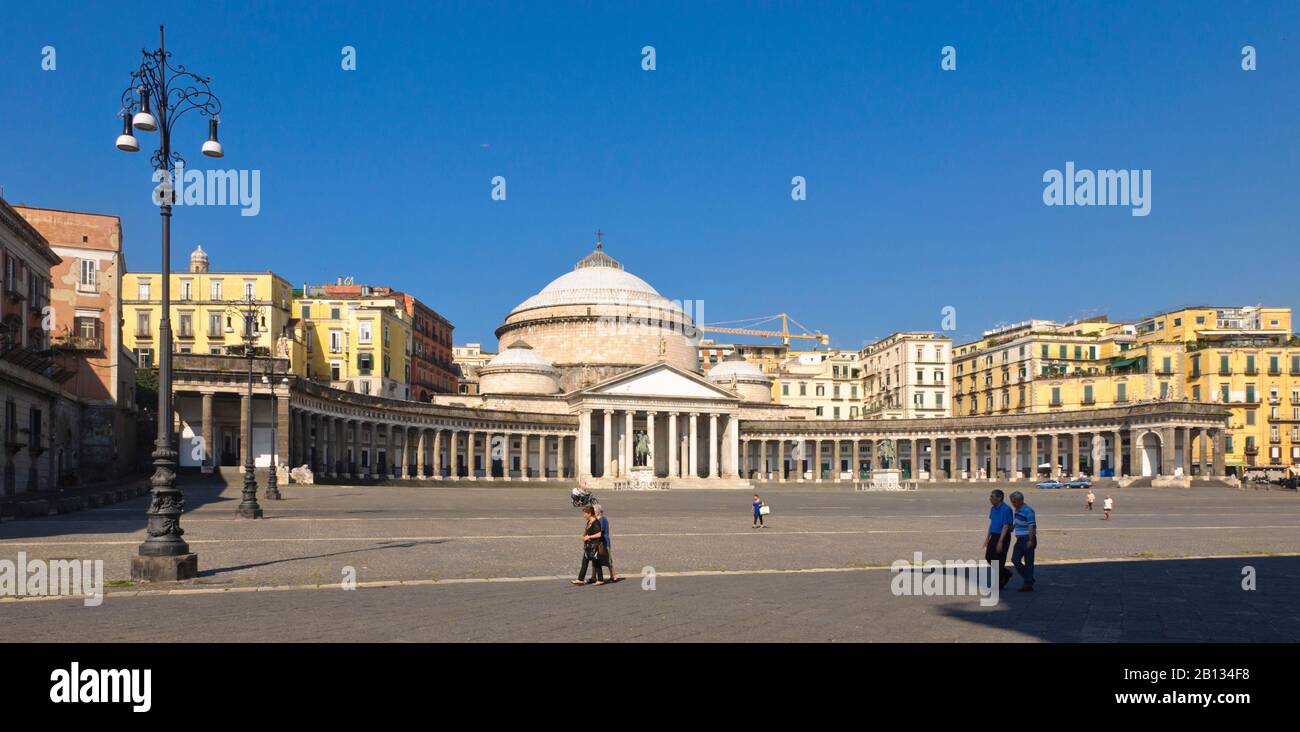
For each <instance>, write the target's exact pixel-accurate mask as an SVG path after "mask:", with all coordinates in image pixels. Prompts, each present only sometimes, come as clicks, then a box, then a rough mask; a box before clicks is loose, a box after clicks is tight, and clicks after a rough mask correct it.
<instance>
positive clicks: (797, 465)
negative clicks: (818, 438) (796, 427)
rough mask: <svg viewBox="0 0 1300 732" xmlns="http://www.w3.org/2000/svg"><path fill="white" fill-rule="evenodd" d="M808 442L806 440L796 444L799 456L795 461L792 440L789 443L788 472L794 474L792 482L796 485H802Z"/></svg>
mask: <svg viewBox="0 0 1300 732" xmlns="http://www.w3.org/2000/svg"><path fill="white" fill-rule="evenodd" d="M808 442H809V441H808V440H807V439H803V440H801V441H800V442H799V443H798V444H799V446H800V450H799V452H800V455H799V459H798V460H796V459H795V455H794V440H791V441H790V443H791V444H790V472H791V473H794V481H795V482H796V483H802V482H803V480H804V478H803V473H804V462H805V461H806V460H807V459H808Z"/></svg>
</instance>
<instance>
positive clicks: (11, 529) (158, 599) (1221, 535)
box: [0, 483, 1300, 642]
mask: <svg viewBox="0 0 1300 732" xmlns="http://www.w3.org/2000/svg"><path fill="white" fill-rule="evenodd" d="M1004 487H1005V486H1004ZM988 489H989V486H988V485H978V486H971V487H969V488H960V489H931V490H925V489H923V490H921V491H917V492H907V493H852V492H848V491H846V492H829V491H818V492H799V491H796V490H780V491H777V490H765V492H764V496H765V498H766V500H767V501H768V502H769V503H770V504H771V505H772V506H773V515H772V516H771V521H770V525H771V527H770V528H768V529H764V530H755V529H751V528H750V523H751V522H750V515H749V511H750V510H749V500H750V499H749V496H748V494H744V493H740V492H735V491H690V492H687V491H678V492H653V493H651V492H645V493H642V492H618V493H604V494H599V496H598V497H599V498H600V499H601V500H602V502H603V503H604V505H605V507H606V509H607V511H608V512H609V516H610V519H611V521H612V522H613V535H614V541H615V545H614V556H615V563H616V567H617V568H619V570H620V572H622V573H625V574H628V575H640V574H641V572H642V570H643V568H646V567H651V568H653V571H654V572H655V575H656V577H655V585H654V586H655V589H654V590H653V591H649V590H645V589H643V588H642V582H641V580H640V578H639V577H635V576H633V577H631V578H629V579H628V580H627V581H624V582H621V583H618V584H615V585H606V586H604V587H581V588H575V587H572V586H571V585H569V584H568V582H567V580H566V577H572V576H573V574H574V573H575V572H576V570H577V564H578V559H579V558H580V557H579V540H578V534H579V533H580V530H581V520H580V519H579V518H578V516H577V512H576V510H575V509H573V508H572V506H570V505H569V502H568V496H567V494H566V492H564V491H563V490H557V489H543V488H510V489H501V488H487V489H444V488H411V487H390V486H370V487H367V486H324V485H322V486H289V487H287V488H285V489H284V495H285V500H283V501H279V502H274V503H272V502H264V503H263V505H264V507H265V508H266V514H267V518H266V519H264V520H261V521H246V520H238V519H235V518H234V508H235V505H236V504H237V503H238V500H239V492H238V488H237V487H227V486H224V485H220V484H217V483H207V484H203V485H198V486H195V485H192V484H190V485H187V487H186V490H187V494H186V495H187V502H188V508H189V511H188V512H187V514H186V517H185V520H184V523H183V525H184V526H185V528H186V532H187V533H186V539H187V540H189V541H190V542H191V545H192V547H193V549H194V550H195V551H196V552H198V554H199V567H200V571H201V576H200V577H199V578H198V579H197V580H194V581H191V582H186V583H177V584H175V585H166V586H131V585H130V583H129V582H127V581H126V580H127V579H128V574H129V573H128V567H129V560H130V556H131V555H132V554H133V553H134V552H135V548H136V546H137V545H138V544H139V542H140V541H141V540H142V538H143V528H142V527H143V515H142V514H143V510H144V507H145V503H144V499H136V500H134V501H129V502H126V503H121V504H116V505H113V506H111V507H106V508H100V509H96V510H91V511H85V512H82V513H78V514H73V515H68V516H53V517H49V518H44V519H35V520H27V521H19V522H9V523H5V524H0V558H10V559H13V558H16V555H17V553H18V552H19V551H23V552H26V553H27V554H28V555H29V557H33V558H73V557H76V558H91V559H93V558H102V559H104V560H105V569H106V573H107V575H108V579H109V580H110V581H114V582H113V584H115V585H117V586H115V587H111V588H110V589H109V592H110V595H109V597H107V598H106V599H105V602H104V604H103V605H102V606H100V607H84V606H83V605H82V603H81V602H80V601H77V600H70V599H59V600H23V601H0V617H4V618H5V619H6V622H4V623H3V624H0V640H6V641H8V640H33V641H36V640H51V641H55V640H64V641H72V640H137V639H148V640H162V639H165V638H169V637H175V638H180V637H185V638H189V639H194V640H243V639H247V640H264V639H268V638H275V639H278V640H555V641H559V640H570V639H575V638H580V637H597V638H604V639H610V640H848V641H852V640H871V641H888V640H915V641H940V642H949V641H964V640H1002V639H1006V640H1047V641H1079V640H1082V641H1138V640H1208V641H1229V640H1245V641H1252V640H1295V639H1297V638H1300V615H1298V611H1297V609H1296V604H1295V601H1294V599H1295V598H1296V597H1300V557H1296V556H1288V554H1290V553H1294V552H1297V551H1300V550H1297V546H1300V542H1298V541H1297V539H1300V500H1298V498H1297V496H1296V494H1294V493H1292V492H1281V491H1274V492H1255V491H1250V490H1247V491H1236V490H1230V489H1225V488H1200V489H1191V490H1176V489H1169V490H1157V489H1128V490H1127V491H1115V492H1114V493H1112V495H1114V497H1115V499H1116V507H1117V510H1116V512H1115V514H1114V515H1113V517H1112V518H1111V520H1109V521H1102V520H1101V514H1100V511H1094V512H1092V513H1088V512H1086V511H1084V510H1083V492H1081V491H1041V490H1036V489H1032V488H1029V489H1025V490H1026V491H1027V493H1028V499H1029V502H1030V504H1031V505H1033V506H1034V507H1035V509H1036V510H1037V511H1038V515H1039V521H1040V528H1041V532H1042V534H1041V545H1040V549H1039V553H1038V557H1039V562H1040V567H1041V569H1040V571H1039V577H1040V583H1039V589H1038V591H1037V592H1035V593H1032V594H1019V593H1015V592H1008V593H1005V594H1003V595H1002V597H1001V599H1000V602H999V603H998V605H997V606H995V607H991V608H985V607H981V606H980V605H979V603H978V601H977V600H978V598H973V597H959V598H953V597H940V598H922V597H896V596H895V595H893V594H892V593H891V592H890V582H891V579H892V577H893V575H892V574H891V573H890V572H889V571H888V569H887V567H888V566H889V565H890V564H891V563H892V562H894V561H896V560H899V559H907V558H910V557H912V555H913V553H914V552H918V551H919V552H922V553H923V554H924V556H925V558H927V559H975V558H978V557H979V556H980V553H979V543H980V541H981V534H980V532H981V530H982V528H983V526H984V524H985V521H986V519H985V515H986V513H987V506H988V504H987V499H986V495H987V491H988ZM1100 498H1102V495H1101V494H1100V493H1099V494H1098V499H1099V502H1100ZM137 504H138V505H137ZM1246 565H1249V566H1251V567H1253V568H1254V571H1255V573H1256V576H1257V589H1256V590H1254V591H1244V590H1242V588H1241V581H1242V569H1243V567H1244V566H1246ZM348 568H351V569H352V570H354V571H355V575H356V579H357V580H358V582H359V583H360V584H361V586H360V588H359V589H357V590H355V591H343V590H340V589H338V587H337V584H338V583H339V581H340V580H341V579H342V578H343V573H344V572H345V571H348ZM399 582H405V583H406V584H400V585H399V584H395V583H399ZM384 584H387V585H391V586H387V587H378V586H376V585H384ZM317 585H325V586H327V587H323V588H314V587H315V586H317ZM329 585H333V586H329ZM1017 586H1018V580H1013V581H1012V585H1011V589H1014V588H1015V587H1017ZM289 587H292V588H295V589H279V591H269V590H270V588H289ZM259 588H260V591H256V590H258V589H259ZM168 590H174V591H176V593H177V594H167V595H159V594H154V593H157V592H159V591H168ZM249 618H255V619H256V620H255V621H253V622H250V621H249ZM592 634H594V636H593V635H592Z"/></svg>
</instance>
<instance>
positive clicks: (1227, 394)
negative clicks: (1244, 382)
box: [1219, 384, 1232, 404]
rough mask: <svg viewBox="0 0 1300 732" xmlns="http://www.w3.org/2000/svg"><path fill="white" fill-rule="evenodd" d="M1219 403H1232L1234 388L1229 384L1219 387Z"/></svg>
mask: <svg viewBox="0 0 1300 732" xmlns="http://www.w3.org/2000/svg"><path fill="white" fill-rule="evenodd" d="M1219 401H1221V402H1223V403H1224V404H1227V403H1228V402H1230V401H1232V388H1231V387H1230V386H1228V385H1227V384H1220V385H1219Z"/></svg>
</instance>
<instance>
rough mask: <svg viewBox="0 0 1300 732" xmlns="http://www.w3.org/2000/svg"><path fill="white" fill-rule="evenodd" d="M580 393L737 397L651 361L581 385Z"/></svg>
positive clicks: (670, 367)
mask: <svg viewBox="0 0 1300 732" xmlns="http://www.w3.org/2000/svg"><path fill="white" fill-rule="evenodd" d="M580 393H581V394H587V395H592V396H595V395H609V396H645V397H667V398H674V399H721V400H729V401H736V400H737V399H738V397H737V396H736V395H735V394H732V393H731V392H729V391H727V390H726V389H723V388H721V387H719V386H716V385H714V384H711V383H709V382H708V381H707V380H706V379H704V378H703V377H700V376H698V375H696V374H692V373H688V372H686V371H682V370H681V369H678V368H675V367H673V366H669V365H668V364H666V363H656V364H650V365H648V366H643V367H641V368H639V369H634V370H632V371H628V372H627V373H623V374H619V375H617V376H614V377H611V378H609V379H606V380H605V381H602V382H600V383H598V384H593V385H591V386H589V387H587V388H585V389H582V390H581V392H580Z"/></svg>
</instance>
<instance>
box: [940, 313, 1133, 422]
mask: <svg viewBox="0 0 1300 732" xmlns="http://www.w3.org/2000/svg"><path fill="white" fill-rule="evenodd" d="M1135 340H1136V339H1135V337H1134V334H1133V326H1131V325H1126V324H1124V323H1112V322H1109V321H1108V320H1107V319H1106V318H1105V317H1104V316H1102V317H1097V318H1091V319H1088V320H1080V321H1074V322H1070V323H1057V322H1055V321H1051V320H1027V321H1024V322H1021V323H1016V324H1014V325H1009V326H1004V327H1001V328H995V329H993V330H987V331H984V333H983V337H982V338H981V339H980V340H978V341H974V342H971V343H966V344H963V345H959V346H956V347H954V348H953V351H952V370H953V396H952V399H953V401H952V408H953V411H952V414H953V416H954V417H965V416H970V415H995V414H1030V413H1041V412H1046V411H1050V410H1051V409H1054V408H1060V406H1061V405H1065V404H1067V403H1069V402H1071V401H1073V402H1074V404H1075V408H1078V406H1079V405H1081V404H1082V403H1083V400H1084V398H1085V392H1086V391H1088V390H1087V389H1085V388H1084V386H1085V384H1084V383H1083V382H1082V381H1078V382H1077V386H1078V388H1077V392H1078V393H1077V396H1073V397H1072V396H1071V394H1073V393H1074V391H1075V390H1074V386H1073V385H1075V384H1076V382H1075V381H1070V382H1069V384H1067V383H1066V381H1065V380H1066V377H1075V378H1082V377H1089V378H1090V379H1091V381H1090V382H1089V384H1091V385H1092V387H1093V388H1092V390H1091V391H1092V397H1091V398H1092V399H1098V398H1100V395H1101V393H1102V392H1103V391H1105V389H1103V388H1102V387H1101V386H1099V384H1100V382H1102V381H1105V380H1106V379H1107V378H1108V375H1107V367H1108V365H1109V364H1110V362H1111V361H1112V360H1115V359H1116V358H1121V357H1126V356H1127V351H1128V349H1129V348H1130V347H1131V346H1132V345H1133V344H1134V342H1135ZM1130 375H1131V374H1128V373H1125V376H1126V377H1128V376H1130ZM1052 379H1055V380H1057V381H1059V382H1061V383H1059V384H1058V385H1057V386H1056V387H1051V386H1048V387H1046V388H1040V387H1041V385H1042V384H1043V383H1044V381H1045V380H1052ZM1125 380H1127V378H1126V379H1125ZM1054 388H1055V389H1058V391H1056V392H1053V391H1052V389H1054ZM1109 389H1110V393H1111V395H1112V396H1111V397H1110V398H1111V399H1112V400H1113V399H1114V398H1116V397H1118V392H1119V391H1120V390H1119V389H1118V388H1117V387H1115V386H1114V385H1112V386H1110V387H1109ZM1054 393H1055V394H1057V395H1059V396H1060V400H1059V401H1060V402H1061V405H1057V406H1053V404H1052V398H1051V397H1052V395H1053V394H1054ZM1144 393H1145V392H1144ZM1129 398H1130V399H1132V398H1136V395H1129ZM1088 406H1092V405H1088Z"/></svg>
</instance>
